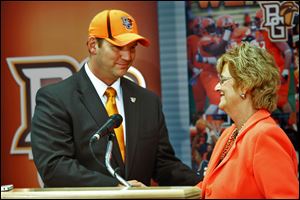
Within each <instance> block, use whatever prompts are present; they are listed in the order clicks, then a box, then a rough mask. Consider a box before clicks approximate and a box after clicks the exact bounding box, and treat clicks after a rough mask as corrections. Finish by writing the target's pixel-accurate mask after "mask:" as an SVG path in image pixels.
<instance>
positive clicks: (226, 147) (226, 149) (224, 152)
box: [220, 128, 242, 162]
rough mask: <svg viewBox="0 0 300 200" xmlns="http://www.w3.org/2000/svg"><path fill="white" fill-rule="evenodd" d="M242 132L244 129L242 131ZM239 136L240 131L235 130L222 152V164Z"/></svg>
mask: <svg viewBox="0 0 300 200" xmlns="http://www.w3.org/2000/svg"><path fill="white" fill-rule="evenodd" d="M241 130H242V129H241ZM238 134H239V130H238V129H237V128H236V129H234V131H233V132H232V134H231V136H230V137H229V138H228V140H227V142H226V145H225V147H224V149H223V151H222V154H221V156H220V162H221V161H222V160H223V159H224V158H225V156H226V155H227V153H228V151H229V150H230V148H231V147H232V145H233V143H234V140H235V139H236V137H237V135H238Z"/></svg>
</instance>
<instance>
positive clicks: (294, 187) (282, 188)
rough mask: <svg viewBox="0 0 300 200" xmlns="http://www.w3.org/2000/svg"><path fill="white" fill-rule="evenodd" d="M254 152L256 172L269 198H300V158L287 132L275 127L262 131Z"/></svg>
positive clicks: (263, 190) (257, 179)
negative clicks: (299, 165) (299, 172)
mask: <svg viewBox="0 0 300 200" xmlns="http://www.w3.org/2000/svg"><path fill="white" fill-rule="evenodd" d="M254 152H255V153H254V158H253V170H254V171H253V173H254V176H255V179H256V181H257V184H258V185H259V188H260V189H261V192H262V193H263V194H264V195H265V197H266V198H297V199H298V198H299V182H298V179H297V158H296V154H295V150H294V148H293V146H292V144H291V143H290V141H289V139H288V137H287V136H286V135H285V133H284V132H283V131H282V130H281V129H279V128H278V127H275V126H274V127H273V128H270V129H268V130H267V131H264V132H263V134H259V136H258V138H257V141H256V144H255V151H254ZM270 177H272V178H270Z"/></svg>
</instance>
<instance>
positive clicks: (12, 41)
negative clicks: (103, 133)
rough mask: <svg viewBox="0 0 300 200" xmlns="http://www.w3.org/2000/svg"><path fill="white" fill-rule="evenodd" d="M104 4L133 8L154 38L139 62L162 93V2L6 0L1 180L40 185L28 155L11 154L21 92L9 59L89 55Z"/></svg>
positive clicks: (79, 59) (140, 51)
mask: <svg viewBox="0 0 300 200" xmlns="http://www.w3.org/2000/svg"><path fill="white" fill-rule="evenodd" d="M104 9H121V10H124V11H126V12H128V13H130V14H131V15H132V16H133V17H134V18H135V19H136V20H137V23H138V28H139V32H140V34H141V35H143V36H145V37H147V38H148V39H149V40H150V41H151V45H150V47H148V48H145V47H141V46H138V47H137V55H136V60H135V62H134V63H133V65H134V66H135V67H136V68H137V69H138V70H139V71H140V72H141V73H142V74H143V76H144V78H145V80H146V85H147V88H149V89H150V90H152V91H154V92H155V93H157V94H158V95H160V94H161V89H160V81H157V80H160V78H159V77H160V66H159V48H158V25H157V21H158V19H157V5H156V2H138V1H133V2H124V1H120V2H117V1H108V2H107V1H104V2H103V1H99V2H89V1H87V2H83V1H82V2H81V1H75V2H59V1H56V2H50V1H48V2H35V1H32V2H30V1H26V2H8V1H6V2H1V185H3V184H14V186H15V187H39V183H38V181H37V173H36V169H35V166H34V164H33V161H32V160H30V159H29V157H28V154H11V153H10V149H11V146H12V140H13V137H14V134H15V133H16V131H17V130H18V129H19V127H20V126H21V100H20V99H21V97H20V87H19V85H18V83H17V82H16V80H15V79H14V77H13V75H12V73H11V71H10V70H9V67H8V63H7V60H6V58H8V57H9V58H15V57H30V56H52V55H67V56H70V57H72V58H74V59H75V60H76V61H77V62H78V63H81V62H82V61H83V60H84V59H85V58H86V57H87V56H88V51H87V48H86V40H87V33H88V26H89V23H90V21H91V19H92V18H93V16H95V15H96V14H97V13H98V12H100V11H101V10H104Z"/></svg>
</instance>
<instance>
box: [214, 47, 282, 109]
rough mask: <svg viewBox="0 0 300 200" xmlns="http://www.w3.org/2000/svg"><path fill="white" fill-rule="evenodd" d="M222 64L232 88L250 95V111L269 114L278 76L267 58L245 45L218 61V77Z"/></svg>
mask: <svg viewBox="0 0 300 200" xmlns="http://www.w3.org/2000/svg"><path fill="white" fill-rule="evenodd" d="M226 63H228V67H229V72H230V74H231V75H232V77H233V78H234V80H235V84H234V88H235V89H237V88H238V87H240V88H241V89H246V90H247V92H248V93H249V94H250V95H251V98H252V102H253V106H254V108H256V109H266V110H268V111H269V112H272V111H274V110H275V109H276V106H277V90H278V88H279V84H280V75H279V70H278V67H277V66H276V63H275V60H274V58H273V56H272V55H271V54H269V53H268V52H267V51H266V50H265V49H262V48H259V47H257V46H254V45H250V44H249V43H247V42H245V43H242V44H241V45H239V46H236V47H234V48H232V49H230V50H228V51H227V52H226V53H225V54H223V55H222V56H221V57H220V58H219V60H218V63H217V71H218V73H221V72H222V71H223V67H224V65H225V64H226ZM249 94H247V95H249Z"/></svg>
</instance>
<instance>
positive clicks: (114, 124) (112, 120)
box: [90, 114, 123, 142]
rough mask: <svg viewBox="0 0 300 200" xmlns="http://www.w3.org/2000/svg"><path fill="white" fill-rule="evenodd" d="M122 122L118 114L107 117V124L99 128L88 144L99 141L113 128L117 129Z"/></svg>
mask: <svg viewBox="0 0 300 200" xmlns="http://www.w3.org/2000/svg"><path fill="white" fill-rule="evenodd" d="M122 121H123V118H122V116H121V115H120V114H114V115H111V116H110V117H109V119H108V120H107V122H106V123H105V124H103V126H101V128H100V129H99V130H98V131H97V132H96V133H95V134H94V135H93V137H91V139H90V142H94V141H96V140H99V139H100V138H102V137H105V136H106V135H108V134H109V133H111V132H112V131H113V130H114V128H118V127H119V126H120V125H121V123H122Z"/></svg>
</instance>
